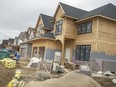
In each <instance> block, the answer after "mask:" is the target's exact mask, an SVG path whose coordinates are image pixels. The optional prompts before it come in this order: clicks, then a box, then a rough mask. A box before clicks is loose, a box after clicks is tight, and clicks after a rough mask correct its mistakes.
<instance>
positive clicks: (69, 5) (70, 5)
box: [59, 2, 88, 12]
mask: <svg viewBox="0 0 116 87" xmlns="http://www.w3.org/2000/svg"><path fill="white" fill-rule="evenodd" d="M59 4H60V5H62V4H63V5H66V6H69V7H71V8H74V9H79V10H82V11H85V12H88V11H86V10H83V9H80V8H77V7H74V6H71V5H68V4H65V3H62V2H59Z"/></svg>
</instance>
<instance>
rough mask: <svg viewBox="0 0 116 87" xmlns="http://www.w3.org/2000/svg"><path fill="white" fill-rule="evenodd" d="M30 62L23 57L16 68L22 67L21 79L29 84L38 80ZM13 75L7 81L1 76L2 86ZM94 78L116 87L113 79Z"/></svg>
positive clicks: (102, 83)
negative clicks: (29, 66) (29, 65)
mask: <svg viewBox="0 0 116 87" xmlns="http://www.w3.org/2000/svg"><path fill="white" fill-rule="evenodd" d="M28 63H29V60H25V59H21V60H20V61H19V63H18V64H17V67H16V69H20V70H21V71H22V77H21V79H22V80H23V81H24V82H25V84H27V83H28V82H30V81H33V80H34V81H37V74H36V69H34V68H27V67H26V66H27V65H28ZM16 69H15V70H16ZM1 71H2V73H3V72H4V70H2V68H1V67H0V72H1ZM8 72H10V71H9V70H8V71H7V74H5V73H3V75H4V76H5V75H7V76H8V75H9V74H8ZM0 76H1V73H0ZM13 76H14V74H12V75H9V78H10V79H8V81H6V79H7V77H4V78H1V77H0V87H5V85H6V83H7V84H8V82H9V81H10V80H11V78H12V77H13ZM52 76H54V77H55V78H59V77H61V76H62V75H52ZM1 79H2V80H1ZM4 79H5V80H4ZM93 79H94V80H95V81H97V82H98V83H99V84H100V85H101V86H102V87H116V84H114V83H113V82H111V80H112V79H109V78H104V77H93ZM4 81H5V82H4ZM1 83H2V84H4V85H2V86H1Z"/></svg>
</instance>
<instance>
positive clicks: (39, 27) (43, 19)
mask: <svg viewBox="0 0 116 87" xmlns="http://www.w3.org/2000/svg"><path fill="white" fill-rule="evenodd" d="M52 19H53V18H52V17H51V16H48V15H45V14H40V16H39V18H38V21H37V24H36V28H35V29H36V32H37V33H36V34H37V36H41V35H43V34H45V33H47V32H50V31H52V30H53V23H50V21H51V20H52Z"/></svg>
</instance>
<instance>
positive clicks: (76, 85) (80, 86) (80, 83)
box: [25, 72, 101, 87]
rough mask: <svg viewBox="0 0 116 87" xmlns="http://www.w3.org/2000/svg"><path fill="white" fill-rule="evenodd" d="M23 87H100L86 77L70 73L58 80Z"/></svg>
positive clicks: (33, 82) (31, 83)
mask: <svg viewBox="0 0 116 87" xmlns="http://www.w3.org/2000/svg"><path fill="white" fill-rule="evenodd" d="M25 87H101V86H100V85H99V84H98V83H97V82H95V81H94V80H93V79H91V78H90V77H88V76H86V75H82V74H79V73H75V72H71V73H68V74H67V75H65V76H63V77H61V78H59V79H51V80H46V81H43V82H37V81H36V82H35V81H31V82H29V83H28V84H27V85H26V86H25Z"/></svg>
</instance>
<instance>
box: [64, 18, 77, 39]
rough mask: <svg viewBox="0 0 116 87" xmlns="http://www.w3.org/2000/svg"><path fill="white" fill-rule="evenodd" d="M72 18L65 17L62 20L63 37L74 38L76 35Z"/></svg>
mask: <svg viewBox="0 0 116 87" xmlns="http://www.w3.org/2000/svg"><path fill="white" fill-rule="evenodd" d="M74 22H75V21H74V19H71V18H67V17H66V18H65V20H64V26H65V27H64V35H65V37H70V38H75V36H76V27H77V26H76V24H75V23H74Z"/></svg>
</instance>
